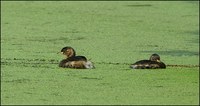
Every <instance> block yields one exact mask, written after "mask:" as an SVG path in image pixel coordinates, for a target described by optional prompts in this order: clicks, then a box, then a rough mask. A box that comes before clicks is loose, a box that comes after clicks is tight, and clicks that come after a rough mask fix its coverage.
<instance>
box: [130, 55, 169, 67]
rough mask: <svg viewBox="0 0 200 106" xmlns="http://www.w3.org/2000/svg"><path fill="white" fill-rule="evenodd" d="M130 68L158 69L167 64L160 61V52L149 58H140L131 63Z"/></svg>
mask: <svg viewBox="0 0 200 106" xmlns="http://www.w3.org/2000/svg"><path fill="white" fill-rule="evenodd" d="M130 68H133V69H158V68H166V65H165V64H164V63H163V62H161V61H160V56H159V55H158V54H152V55H151V57H150V59H149V60H140V61H137V62H135V63H134V64H131V66H130Z"/></svg>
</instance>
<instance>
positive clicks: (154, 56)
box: [149, 54, 161, 62]
mask: <svg viewBox="0 0 200 106" xmlns="http://www.w3.org/2000/svg"><path fill="white" fill-rule="evenodd" d="M149 60H151V61H157V62H161V61H160V56H159V55H158V54H152V55H151V57H150V59H149Z"/></svg>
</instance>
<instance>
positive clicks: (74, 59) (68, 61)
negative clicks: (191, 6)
mask: <svg viewBox="0 0 200 106" xmlns="http://www.w3.org/2000/svg"><path fill="white" fill-rule="evenodd" d="M61 53H62V54H63V55H65V56H66V58H65V59H63V60H61V61H60V63H59V67H63V68H76V69H88V68H94V66H93V64H92V62H90V61H87V58H86V57H85V56H76V52H75V50H74V49H73V48H72V47H69V46H67V47H64V48H62V49H61Z"/></svg>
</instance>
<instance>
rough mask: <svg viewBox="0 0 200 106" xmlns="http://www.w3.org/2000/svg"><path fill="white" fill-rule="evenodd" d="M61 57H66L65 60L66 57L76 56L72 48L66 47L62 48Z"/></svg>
mask: <svg viewBox="0 0 200 106" xmlns="http://www.w3.org/2000/svg"><path fill="white" fill-rule="evenodd" d="M60 52H61V53H62V54H63V55H66V56H67V58H68V57H73V56H76V52H75V50H74V49H73V48H72V47H69V46H66V47H63V48H62V49H61V51H60Z"/></svg>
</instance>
